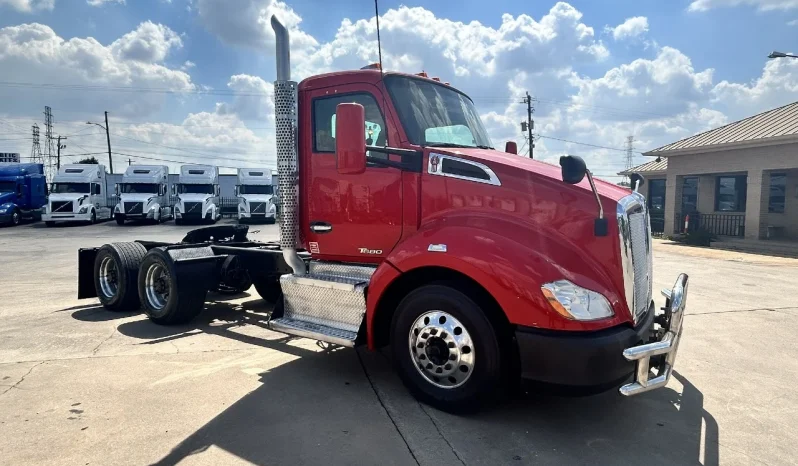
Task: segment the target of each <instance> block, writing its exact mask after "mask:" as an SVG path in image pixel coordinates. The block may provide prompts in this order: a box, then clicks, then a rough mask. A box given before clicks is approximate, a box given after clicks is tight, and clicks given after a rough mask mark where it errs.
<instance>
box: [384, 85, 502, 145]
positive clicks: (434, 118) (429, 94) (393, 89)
mask: <svg viewBox="0 0 798 466" xmlns="http://www.w3.org/2000/svg"><path fill="white" fill-rule="evenodd" d="M385 84H386V86H387V87H388V92H389V93H390V94H391V98H392V99H393V103H394V105H395V106H396V109H397V111H398V112H399V119H400V120H401V121H402V126H403V127H404V128H405V131H406V132H407V137H408V139H409V140H410V142H411V143H413V144H418V145H420V146H439V147H446V146H449V147H482V148H492V144H491V142H490V138H489V137H488V133H487V132H486V131H485V127H484V126H483V125H482V121H481V120H480V119H479V114H478V113H477V110H476V108H475V107H474V103H473V102H471V99H469V98H468V97H467V96H466V95H465V94H461V93H460V92H457V91H455V90H454V89H451V88H449V87H446V86H443V85H441V84H435V83H434V82H430V81H427V80H424V79H415V78H408V77H406V76H386V77H385Z"/></svg>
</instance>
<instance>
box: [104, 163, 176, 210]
mask: <svg viewBox="0 0 798 466" xmlns="http://www.w3.org/2000/svg"><path fill="white" fill-rule="evenodd" d="M168 185H169V167H167V166H165V165H131V166H129V167H127V170H125V174H124V175H122V182H121V183H119V184H117V185H116V193H117V195H118V196H119V203H118V204H117V205H116V207H115V208H114V218H115V219H116V223H117V224H119V225H124V224H125V220H150V221H153V222H155V223H159V222H163V221H166V220H169V219H171V218H172V207H171V206H170V205H169V190H168Z"/></svg>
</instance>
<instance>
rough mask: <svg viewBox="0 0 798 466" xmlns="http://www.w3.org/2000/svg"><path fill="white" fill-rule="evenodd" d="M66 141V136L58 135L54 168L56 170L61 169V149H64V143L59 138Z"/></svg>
mask: <svg viewBox="0 0 798 466" xmlns="http://www.w3.org/2000/svg"><path fill="white" fill-rule="evenodd" d="M62 139H63V140H64V141H66V136H58V145H57V146H56V147H57V148H58V158H57V159H56V163H55V168H56V170H60V169H61V149H66V144H61V140H62Z"/></svg>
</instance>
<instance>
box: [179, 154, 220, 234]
mask: <svg viewBox="0 0 798 466" xmlns="http://www.w3.org/2000/svg"><path fill="white" fill-rule="evenodd" d="M219 193H220V191H219V169H218V168H217V167H213V166H210V165H183V166H182V167H180V176H179V177H178V183H177V184H176V185H172V194H173V195H175V196H177V202H176V203H175V207H174V215H175V223H176V224H182V223H184V222H187V221H207V222H210V223H216V221H218V220H219V219H220V218H222V211H221V208H220V205H219Z"/></svg>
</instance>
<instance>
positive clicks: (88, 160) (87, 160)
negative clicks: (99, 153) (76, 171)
mask: <svg viewBox="0 0 798 466" xmlns="http://www.w3.org/2000/svg"><path fill="white" fill-rule="evenodd" d="M78 163H91V164H95V165H97V164H99V163H100V161H99V160H97V157H95V156H93V155H92V156H91V157H86V158H85V159H81V161H80V162H78Z"/></svg>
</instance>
